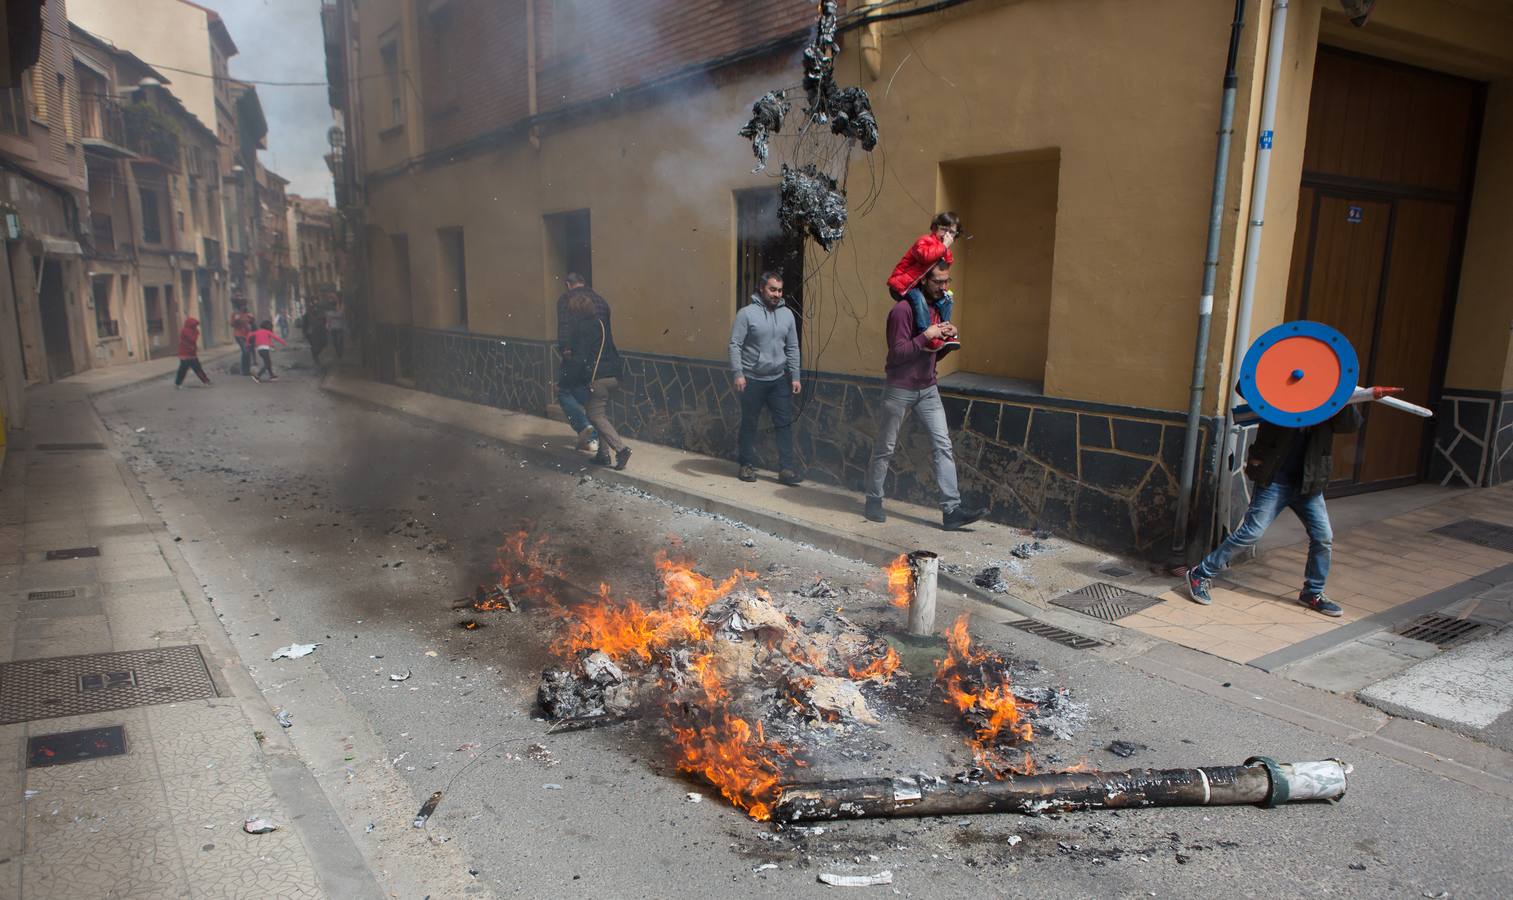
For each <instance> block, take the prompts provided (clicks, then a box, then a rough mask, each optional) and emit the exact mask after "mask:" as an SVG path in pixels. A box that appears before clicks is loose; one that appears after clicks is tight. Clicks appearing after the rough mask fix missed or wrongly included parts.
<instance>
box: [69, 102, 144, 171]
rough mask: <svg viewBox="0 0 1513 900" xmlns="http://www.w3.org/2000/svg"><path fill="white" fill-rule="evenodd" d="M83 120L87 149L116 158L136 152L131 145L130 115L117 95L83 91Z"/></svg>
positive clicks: (81, 113)
mask: <svg viewBox="0 0 1513 900" xmlns="http://www.w3.org/2000/svg"><path fill="white" fill-rule="evenodd" d="M79 122H80V125H81V131H82V134H81V135H80V138H81V142H82V143H83V144H84V150H85V152H87V153H95V154H98V155H100V156H105V157H110V158H114V159H120V158H123V157H127V156H131V155H132V153H131V150H130V149H128V147H127V140H126V116H125V113H124V112H123V111H122V108H121V103H120V101H118V100H116V99H115V98H114V97H110V96H108V95H105V94H93V93H82V92H81V93H80V94H79Z"/></svg>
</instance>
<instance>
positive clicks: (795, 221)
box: [778, 164, 846, 251]
mask: <svg viewBox="0 0 1513 900" xmlns="http://www.w3.org/2000/svg"><path fill="white" fill-rule="evenodd" d="M781 194H782V202H781V203H780V204H779V206H778V221H779V222H781V223H782V225H783V230H784V231H786V232H788V233H789V234H806V233H807V234H808V235H809V236H810V237H812V238H814V242H815V243H816V244H819V245H820V246H821V247H824V248H825V250H826V251H828V250H829V249H830V248H831V247H833V246H834V245H835V243H836V242H837V241H839V240H840V239H841V238H842V237H844V236H845V233H846V195H845V194H844V193H842V192H840V191H839V190H837V189H836V184H835V179H834V178H831V177H830V176H829V175H826V174H825V173H823V172H821V171H820V170H819V169H817V168H816V167H815V166H814V165H812V164H811V165H807V166H804V167H803V168H802V169H792V168H789V167H788V165H787V164H784V166H783V187H782V192H781Z"/></svg>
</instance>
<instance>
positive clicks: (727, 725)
mask: <svg viewBox="0 0 1513 900" xmlns="http://www.w3.org/2000/svg"><path fill="white" fill-rule="evenodd" d="M921 556H924V557H928V558H929V559H930V560H933V559H934V557H933V555H931V554H915V555H912V556H907V557H906V556H901V557H899V558H898V559H896V560H894V561H893V562H892V564H890V565H889V566H888V567H887V568H886V570H885V572H884V573H883V578H882V579H881V581H882V582H883V584H885V586H886V587H885V590H886V591H887V595H888V601H889V603H890V605H891V606H894V607H911V606H917V603H918V599H919V594H920V587H921V585H920V582H919V579H918V578H917V577H916V576H917V573H918V571H919V570H920V567H919V566H918V563H919V562H920V559H919V557H921ZM494 568H495V572H496V575H497V576H498V580H497V582H496V583H495V584H493V585H490V586H486V587H485V588H484V589H482V591H481V593H480V594H479V595H476V596H477V597H481V598H482V600H481V602H474V603H472V604H470V605H471V606H472V608H473V609H474V610H476V611H483V610H504V609H510V610H529V611H539V612H542V613H544V614H545V615H547V616H548V617H549V619H550V620H551V621H552V622H553V624H554V630H555V634H554V636H553V638H552V640H551V644H550V651H551V654H552V656H553V657H554V658H555V659H556V663H555V664H554V665H552V666H549V667H548V668H546V670H545V671H544V672H543V673H542V677H541V681H540V684H539V687H538V691H537V700H538V704H539V706H540V709H541V711H542V712H543V713H544V714H545V715H546V716H549V717H550V718H551V719H552V720H553V722H554V723H555V724H554V726H553V730H575V729H578V728H584V727H597V726H599V725H610V724H616V723H621V722H631V721H638V722H639V723H640V725H641V726H642V727H644V728H645V730H647V731H648V732H649V733H654V734H656V735H660V736H661V738H662V739H663V740H664V741H665V744H666V746H667V749H668V752H669V754H670V756H671V757H672V761H673V764H674V767H675V768H676V770H677V771H678V772H680V773H682V774H685V775H688V776H691V777H694V778H697V779H699V780H702V781H704V782H706V783H708V784H710V785H712V786H713V787H714V788H716V789H717V790H718V791H719V792H720V794H721V795H722V796H723V797H724V798H725V799H726V800H727V801H729V802H730V803H731V804H732V805H733V806H735V807H737V808H739V809H741V810H743V811H744V812H745V813H746V814H747V815H748V816H750V817H751V818H752V819H755V820H757V821H767V820H772V819H776V820H779V821H788V822H797V821H808V820H816V819H827V818H861V817H868V816H910V815H937V814H942V813H947V812H951V813H959V812H1002V811H1014V812H1022V813H1032V814H1033V813H1039V812H1045V811H1054V810H1066V809H1091V808H1115V807H1124V806H1149V805H1181V804H1192V805H1201V804H1208V803H1251V802H1254V803H1262V804H1263V805H1264V804H1268V803H1273V804H1274V803H1275V802H1280V801H1285V800H1287V799H1289V797H1290V798H1291V799H1295V800H1296V799H1316V798H1331V799H1332V798H1337V797H1339V796H1341V795H1342V794H1343V793H1344V783H1345V774H1346V773H1347V772H1348V771H1349V767H1347V766H1345V765H1344V764H1342V763H1339V762H1338V761H1334V760H1328V761H1324V762H1319V763H1297V764H1290V765H1289V764H1279V763H1275V762H1273V761H1271V760H1269V759H1265V758H1262V757H1257V758H1255V759H1252V760H1248V761H1247V762H1246V763H1245V765H1243V766H1237V767H1209V768H1202V769H1185V770H1165V771H1155V770H1149V769H1147V770H1136V771H1132V772H1122V773H1105V772H1096V771H1090V770H1086V769H1079V770H1076V771H1069V772H1052V773H1037V772H1036V766H1035V762H1034V757H1033V755H1032V753H1031V748H1032V746H1033V742H1034V741H1035V740H1036V739H1037V735H1038V733H1039V732H1045V733H1048V734H1049V735H1050V736H1051V737H1052V738H1053V739H1057V738H1059V739H1066V738H1069V737H1070V736H1071V733H1072V732H1073V731H1075V730H1076V729H1077V728H1078V727H1080V725H1079V722H1078V718H1079V716H1078V709H1079V707H1078V705H1077V704H1075V703H1074V702H1073V701H1071V700H1070V698H1069V697H1068V694H1067V692H1066V691H1065V690H1064V689H1056V688H1045V687H1038V688H1030V689H1026V688H1024V687H1022V686H1018V685H1016V684H1015V683H1014V676H1015V673H1016V672H1019V671H1023V669H1022V666H1023V663H1021V662H1019V661H1016V660H1014V659H1012V658H1009V657H1006V656H1004V655H1002V654H999V653H997V652H995V651H992V650H990V649H987V648H985V647H982V646H979V645H976V644H974V642H973V640H972V637H971V635H970V632H969V630H968V619H967V617H966V616H965V615H963V616H960V617H958V618H957V619H956V620H955V621H954V622H953V624H952V625H951V626H950V627H949V628H947V629H946V630H945V635H944V651H945V652H944V655H943V656H942V657H941V658H940V659H939V660H938V661H937V662H936V663H935V665H934V669H935V671H934V672H933V673H932V674H931V675H929V676H926V678H927V679H928V680H923V679H920V678H918V677H916V676H915V675H914V674H911V673H910V672H908V671H906V670H905V668H904V664H903V660H902V658H901V657H900V654H899V652H898V650H897V649H896V648H895V646H894V644H893V643H892V642H890V641H889V640H888V639H887V638H886V637H884V636H880V635H878V634H875V633H873V632H871V631H869V630H868V629H866V628H864V627H862V626H861V625H859V624H858V623H857V622H855V621H853V619H852V618H850V617H848V616H846V615H845V614H844V612H843V610H842V609H841V608H839V607H835V608H832V609H829V610H827V611H826V612H824V613H823V614H822V615H820V616H818V617H813V616H811V617H810V619H809V620H807V621H806V620H804V619H802V618H800V617H799V616H797V615H795V614H794V613H793V612H790V611H789V610H788V609H785V608H784V606H783V605H782V604H780V603H779V602H778V601H777V600H776V599H775V598H774V596H773V595H772V594H771V593H770V592H769V591H768V590H767V589H766V588H765V587H763V586H762V584H761V583H760V580H761V579H760V578H759V576H758V575H757V574H756V573H755V572H750V571H744V570H736V571H733V572H731V573H730V574H728V575H726V576H724V577H721V578H715V577H711V576H709V575H706V574H704V573H702V572H700V571H698V570H697V569H696V568H695V567H694V566H693V565H692V564H690V563H688V562H683V561H677V560H674V559H672V558H670V557H669V556H667V555H666V554H665V553H661V554H658V556H657V557H656V560H655V574H656V580H655V584H656V590H655V597H654V598H651V599H647V600H644V601H643V600H640V599H636V598H631V597H624V596H619V595H617V592H616V591H615V589H614V588H612V587H611V586H609V585H604V584H601V585H600V586H599V587H598V588H597V589H596V590H587V589H584V588H581V587H578V586H576V585H574V584H572V583H571V582H570V581H568V580H567V579H566V578H565V577H564V576H563V574H562V572H561V570H560V567H559V565H558V562H557V561H556V560H555V559H554V558H553V557H552V555H551V554H550V552H549V551H548V549H547V545H546V542H545V541H544V540H542V539H534V540H533V539H531V538H530V537H529V536H528V534H527V533H526V532H523V531H522V532H518V533H516V534H513V535H510V536H509V537H508V538H507V539H506V540H505V541H504V543H503V544H502V545H501V547H500V548H499V554H498V560H497V561H496V563H495V567H494ZM794 593H795V594H799V595H801V596H809V595H813V594H819V595H820V596H826V597H828V596H834V595H836V593H837V592H835V590H834V589H833V588H831V587H830V586H829V585H828V584H826V583H823V582H817V584H816V585H815V586H811V587H810V588H807V589H803V590H799V591H795V592H794ZM929 593H930V595H931V596H930V598H929V599H930V605H931V606H932V608H933V583H932V584H931V585H930V591H929ZM916 611H917V610H915V609H911V621H912V620H913V619H914V618H915V617H914V615H913V613H914V612H916ZM931 615H932V616H933V611H932V613H931ZM911 682H912V683H913V685H914V686H916V687H918V688H922V689H923V690H924V691H925V692H926V693H927V694H928V695H929V696H930V697H931V698H933V699H932V700H931V701H930V702H932V703H933V702H937V701H938V702H939V703H940V704H941V705H940V707H938V708H940V709H943V710H945V711H946V712H947V713H948V714H949V715H950V716H951V717H952V718H954V719H955V720H956V721H957V722H959V723H960V727H961V729H962V740H963V743H964V745H965V747H966V748H967V749H968V750H970V752H971V756H972V764H971V765H970V766H969V767H968V768H967V769H966V770H965V771H963V772H960V773H957V774H956V775H955V776H954V777H953V778H951V779H950V780H947V779H945V778H940V777H932V776H926V775H920V776H917V777H914V778H904V779H899V778H891V779H889V778H884V779H865V778H864V779H842V780H831V781H814V782H806V781H805V780H803V779H802V778H801V777H800V776H801V775H802V773H803V771H804V770H805V769H806V768H808V767H809V765H810V761H811V760H810V758H809V756H810V754H811V752H812V751H813V750H814V748H815V747H817V746H819V745H820V744H822V743H824V742H825V740H826V738H827V737H829V736H833V735H835V734H837V733H844V734H849V733H855V732H865V731H868V730H874V729H877V728H878V727H880V726H884V725H885V724H886V722H887V720H888V718H889V717H890V715H891V714H892V705H891V704H890V703H889V702H888V701H887V699H886V698H885V697H884V696H883V693H882V692H883V691H885V690H897V689H899V688H900V687H901V686H902V685H908V684H910V683H911ZM1085 715H1086V709H1085V707H1081V717H1082V721H1085ZM1279 798H1280V801H1279Z"/></svg>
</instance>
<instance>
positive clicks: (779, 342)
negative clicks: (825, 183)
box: [730, 272, 804, 485]
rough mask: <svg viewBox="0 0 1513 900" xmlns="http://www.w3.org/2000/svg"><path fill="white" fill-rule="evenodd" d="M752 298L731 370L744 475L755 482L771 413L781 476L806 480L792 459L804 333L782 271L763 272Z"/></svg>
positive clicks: (736, 335) (735, 334)
mask: <svg viewBox="0 0 1513 900" xmlns="http://www.w3.org/2000/svg"><path fill="white" fill-rule="evenodd" d="M758 284H760V285H761V287H760V288H758V290H757V293H755V294H753V295H752V297H751V302H750V303H748V304H747V305H745V306H743V307H741V309H740V311H739V312H737V313H736V314H735V324H734V325H733V326H731V329H730V370H731V372H732V374H734V376H735V389H736V393H737V394H739V395H740V397H741V445H740V462H741V475H740V477H741V480H742V481H756V480H757V476H756V437H757V422H758V421H759V420H760V418H761V415H762V407H764V406H765V407H767V410H768V412H769V413H770V414H771V416H772V429H773V432H774V436H775V437H776V438H777V444H778V481H780V482H782V483H783V484H787V485H794V484H799V483H801V482H802V481H803V480H804V479H803V478H801V477H799V474H798V471H797V470H796V469H795V467H794V461H793V396H794V395H795V394H797V393H798V392H799V389H800V387H799V332H798V324H797V323H796V322H795V321H794V318H793V311H792V310H790V309H789V308H788V307H787V305H785V304H784V303H783V276H782V275H780V274H778V273H777V272H763V273H762V278H761V281H760V282H758Z"/></svg>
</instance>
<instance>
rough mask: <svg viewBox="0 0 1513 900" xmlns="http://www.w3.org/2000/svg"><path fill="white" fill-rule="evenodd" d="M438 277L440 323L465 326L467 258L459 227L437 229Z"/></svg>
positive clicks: (466, 313) (466, 320)
mask: <svg viewBox="0 0 1513 900" xmlns="http://www.w3.org/2000/svg"><path fill="white" fill-rule="evenodd" d="M436 242H437V245H438V249H439V251H440V254H439V257H440V258H439V259H438V263H439V265H438V269H439V271H438V273H437V274H438V277H437V279H436V283H437V286H438V288H439V294H440V296H439V297H438V299H439V300H440V305H441V309H442V324H444V325H455V326H456V327H458V328H462V329H466V328H467V327H468V261H467V250H466V249H465V247H464V245H463V240H462V229H461V228H438V229H437V230H436Z"/></svg>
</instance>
